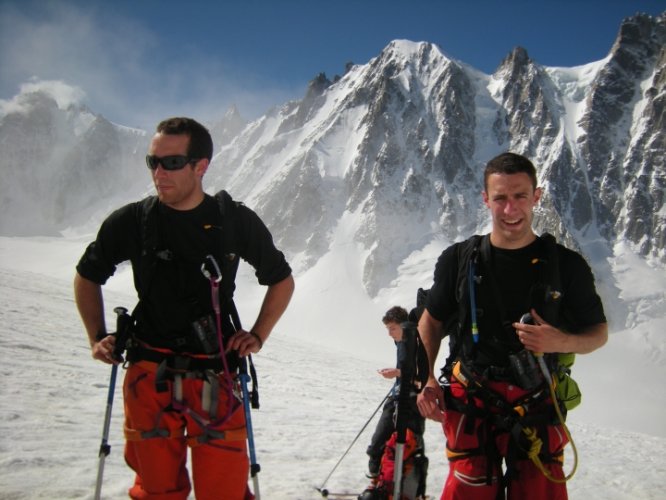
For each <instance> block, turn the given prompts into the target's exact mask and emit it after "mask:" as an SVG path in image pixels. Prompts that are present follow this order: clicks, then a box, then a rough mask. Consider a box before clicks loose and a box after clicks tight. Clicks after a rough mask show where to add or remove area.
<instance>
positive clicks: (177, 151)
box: [148, 133, 208, 210]
mask: <svg viewBox="0 0 666 500" xmlns="http://www.w3.org/2000/svg"><path fill="white" fill-rule="evenodd" d="M189 142H190V138H189V136H187V135H171V134H161V133H157V134H155V135H154V136H153V139H152V141H151V142H150V149H149V150H148V154H150V155H155V156H159V157H163V156H173V155H183V156H186V155H187V147H188V145H189ZM207 168H208V159H206V158H204V159H201V160H199V161H197V162H196V163H195V164H188V165H185V167H183V168H181V169H180V170H165V169H164V168H163V167H162V165H161V164H160V165H159V166H158V167H157V168H156V169H155V170H152V171H151V174H152V177H153V183H154V184H155V189H156V190H157V196H158V197H159V199H160V201H161V202H162V203H164V204H165V205H167V206H169V207H171V208H173V209H176V210H191V209H192V208H195V207H196V206H197V205H198V204H199V203H201V200H202V199H203V189H202V187H201V178H202V177H203V175H204V173H205V172H206V169H207Z"/></svg>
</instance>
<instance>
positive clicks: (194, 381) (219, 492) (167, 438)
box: [123, 361, 253, 500]
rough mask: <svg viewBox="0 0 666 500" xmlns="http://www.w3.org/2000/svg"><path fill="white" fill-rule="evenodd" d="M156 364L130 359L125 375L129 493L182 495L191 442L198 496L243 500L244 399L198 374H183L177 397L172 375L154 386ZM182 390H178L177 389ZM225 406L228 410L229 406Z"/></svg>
mask: <svg viewBox="0 0 666 500" xmlns="http://www.w3.org/2000/svg"><path fill="white" fill-rule="evenodd" d="M155 368H156V364H155V363H150V362H146V361H141V362H139V363H135V364H132V365H131V366H130V367H129V368H128V370H127V373H126V375H125V382H124V388H123V392H124V400H125V437H126V444H125V460H126V461H127V464H128V465H129V466H130V467H131V468H132V469H133V470H134V471H135V472H136V478H135V481H134V485H133V486H132V487H131V488H130V490H129V496H130V497H131V498H133V499H137V500H138V499H154V500H158V499H159V500H185V499H186V498H187V497H188V495H189V493H190V490H191V485H190V478H189V474H188V470H187V455H188V447H190V449H191V458H192V464H191V465H192V482H193V484H194V494H195V496H196V498H197V500H220V499H225V500H227V499H228V500H245V499H247V498H253V497H252V496H251V494H250V493H249V490H248V488H247V481H248V471H249V460H248V457H247V452H246V444H245V440H246V436H247V434H246V430H245V415H244V412H243V405H242V404H241V403H240V402H239V401H238V400H237V399H236V398H235V397H233V396H230V394H229V390H228V388H227V387H228V386H227V385H225V383H224V380H223V378H222V377H220V376H218V380H219V387H217V386H216V385H215V384H213V385H212V387H213V391H212V395H211V391H210V389H211V385H210V384H209V383H208V382H206V385H207V387H204V385H205V384H204V380H202V379H201V378H188V377H183V378H182V381H181V382H179V383H178V385H180V384H182V397H181V398H180V400H179V401H178V400H177V399H176V398H175V397H174V386H175V385H176V384H177V383H176V382H174V381H173V380H166V381H164V384H165V386H164V389H166V390H163V391H162V392H158V391H157V390H156V387H155V377H156V373H155ZM177 392H181V391H177ZM229 405H231V411H229Z"/></svg>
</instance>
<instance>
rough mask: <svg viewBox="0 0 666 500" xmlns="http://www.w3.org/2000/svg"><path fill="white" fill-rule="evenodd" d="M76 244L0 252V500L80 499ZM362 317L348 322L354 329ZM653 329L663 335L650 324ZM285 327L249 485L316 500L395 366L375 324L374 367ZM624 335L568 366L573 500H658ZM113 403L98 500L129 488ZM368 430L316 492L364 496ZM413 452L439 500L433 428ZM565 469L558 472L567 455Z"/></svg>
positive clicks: (261, 357) (28, 242) (266, 360)
mask: <svg viewBox="0 0 666 500" xmlns="http://www.w3.org/2000/svg"><path fill="white" fill-rule="evenodd" d="M85 244H86V242H85V241H84V240H77V239H64V238H59V239H47V238H31V239H22V238H0V303H1V304H2V308H0V370H1V373H2V381H3V383H2V386H1V388H0V499H4V500H9V499H40V498H43V499H46V498H48V499H86V498H87V499H89V498H92V495H93V491H94V484H95V478H96V473H97V463H98V458H97V453H98V450H99V445H100V442H101V432H102V424H103V417H104V410H105V403H106V394H107V384H108V381H109V374H110V369H109V368H108V366H106V365H102V364H100V363H97V362H95V361H93V360H92V359H91V357H90V353H89V349H88V346H87V341H86V340H85V335H84V332H83V329H82V327H81V325H80V322H79V319H78V315H77V313H76V307H75V304H74V302H73V298H72V291H71V277H72V272H73V266H74V264H75V262H76V260H77V259H78V256H79V253H80V252H81V251H82V249H83V247H84V246H85ZM114 280H115V282H114V283H113V284H111V285H110V286H109V288H108V289H107V290H106V304H107V308H108V310H109V314H110V315H109V324H110V325H113V317H112V313H111V309H112V308H113V307H114V306H117V305H124V306H130V307H131V306H132V305H133V303H134V297H133V295H132V294H130V293H127V292H122V291H119V289H120V288H123V286H124V285H123V283H125V284H126V283H127V276H126V275H125V276H123V274H122V273H121V276H120V277H118V278H114ZM297 283H300V284H301V288H299V289H298V292H297V293H298V294H299V295H305V296H307V295H308V292H309V291H308V290H307V289H306V287H305V283H307V280H306V279H302V280H299V279H298V277H297ZM297 286H298V285H297ZM338 286H344V284H343V283H338ZM363 306H364V304H359V310H358V311H349V314H350V315H354V314H356V313H358V314H359V315H362V314H363ZM329 320H331V321H334V320H335V318H329ZM655 321H661V323H658V325H659V326H663V315H662V319H661V320H655ZM294 325H295V323H294V320H293V318H290V317H287V318H285V321H284V322H282V323H281V324H280V325H279V326H278V329H277V331H276V332H275V333H274V336H273V337H271V339H270V340H269V342H268V343H267V344H266V347H265V348H264V350H263V351H262V352H261V353H259V354H258V355H256V357H255V363H256V365H257V369H258V371H259V376H260V395H261V408H260V409H259V410H258V411H255V412H254V413H253V419H254V427H255V438H256V443H257V455H258V461H259V463H260V464H261V468H262V470H261V472H260V474H259V480H260V485H261V490H262V495H263V497H264V498H265V499H268V500H273V499H276V500H294V499H316V498H321V495H320V494H319V493H318V492H317V491H316V490H315V487H321V486H322V482H323V481H324V480H325V478H326V477H327V476H328V474H329V472H331V470H332V469H333V467H334V466H335V464H336V462H337V461H338V459H339V458H340V457H341V456H342V454H343V453H344V452H345V450H346V449H347V447H348V446H349V445H350V444H351V443H352V441H353V439H354V438H355V436H356V435H357V434H358V432H359V431H360V430H361V428H362V427H363V425H364V424H365V423H366V421H367V420H368V419H369V418H370V416H371V414H372V413H373V411H374V410H375V408H376V407H377V405H378V404H379V402H380V401H381V400H382V398H383V397H384V395H385V394H386V392H387V391H388V390H389V388H390V382H389V381H387V380H385V379H383V378H381V377H379V376H378V375H377V374H376V369H377V368H381V367H383V366H390V365H391V364H392V363H393V360H394V356H393V347H392V344H391V342H390V340H389V339H388V337H386V334H385V332H384V331H383V327H382V326H381V323H379V321H378V320H377V336H376V339H377V340H376V346H375V347H377V346H378V345H379V344H381V343H384V344H386V345H387V346H388V349H387V350H386V352H387V353H388V354H387V355H386V357H384V358H383V360H382V361H379V360H378V359H377V358H379V355H378V354H377V353H376V352H373V351H372V350H371V349H370V348H368V346H365V345H362V344H359V345H354V346H348V345H340V346H339V348H338V349H335V348H333V347H331V345H330V344H329V345H327V344H326V343H322V342H318V341H317V337H316V335H314V334H313V335H312V337H311V339H306V338H302V337H301V336H299V335H293V334H291V331H292V330H293V329H294ZM661 331H663V328H662V330H661ZM625 335H626V336H627V337H629V336H631V335H634V333H632V332H631V331H629V332H622V333H616V334H614V335H613V336H612V338H611V342H610V345H609V346H607V347H605V348H604V349H602V350H600V351H598V352H597V353H594V354H592V355H590V356H587V357H580V358H579V360H578V361H577V366H576V368H577V370H576V374H577V375H580V376H579V377H578V378H579V380H580V382H581V384H582V385H583V391H584V403H583V405H582V407H581V408H580V409H577V410H575V411H574V412H573V413H571V415H570V419H569V423H570V428H571V432H572V434H573V437H574V440H575V442H576V444H577V446H578V450H579V455H580V464H579V467H578V471H577V473H576V475H575V477H574V478H573V480H572V481H571V483H570V485H569V488H570V498H572V500H577V499H581V500H582V499H585V500H594V499H599V500H620V499H632V500H633V499H660V498H663V480H664V477H666V474H665V473H666V466H665V465H664V464H666V432H665V431H664V422H665V419H664V416H665V415H664V402H663V392H664V391H663V388H662V385H661V384H662V380H663V375H664V370H663V367H662V366H661V364H658V363H657V364H654V363H653V362H652V361H650V360H645V359H644V358H643V352H642V351H640V350H639V349H627V348H626V346H625V344H623V343H621V342H616V339H618V340H619V339H620V336H625ZM351 351H353V353H352V352H351ZM634 375H637V378H636V379H634ZM119 383H120V381H119ZM653 399H654V401H653ZM121 400H122V396H121V393H120V389H118V390H117V392H116V400H115V404H114V414H113V418H112V421H111V433H110V444H111V446H112V451H111V454H110V456H109V457H108V458H107V460H106V470H105V476H104V477H105V481H104V488H103V497H104V498H108V499H116V498H118V499H119V498H125V492H126V490H127V488H128V487H129V485H130V483H131V480H132V474H131V472H130V471H129V469H128V468H127V467H126V466H125V464H124V461H123V458H122V404H121ZM648 421H652V423H653V426H652V427H651V428H649V429H648V428H646V427H645V422H648ZM374 424H375V421H374V420H373V421H372V422H371V423H370V425H369V426H368V428H367V429H366V431H365V432H364V433H363V434H362V435H361V437H360V438H359V439H358V441H357V442H356V443H355V445H354V446H353V447H352V448H351V450H350V452H349V454H348V455H347V456H346V457H345V458H344V460H342V462H341V464H340V466H339V467H338V469H337V470H336V471H335V473H334V474H333V475H332V476H331V478H330V479H329V481H328V482H327V483H326V484H325V486H326V487H327V488H329V489H330V490H331V491H334V490H335V491H339V490H353V491H356V490H361V489H362V488H363V487H364V486H365V481H366V480H365V478H364V472H365V467H366V463H367V462H366V456H365V454H364V451H365V447H366V446H367V443H368V442H369V439H370V435H371V432H372V429H373V428H374ZM648 430H649V431H650V432H652V435H650V434H648V433H647V431H648ZM426 446H427V454H428V456H429V458H430V469H429V476H428V490H429V493H430V494H431V495H435V496H438V494H439V492H440V490H441V486H442V484H443V482H444V479H445V475H446V470H447V467H446V462H445V458H444V441H443V439H442V436H441V433H440V430H439V429H438V426H437V425H436V424H434V423H433V422H429V423H428V425H427V429H426ZM566 465H567V466H568V467H571V459H570V455H568V457H567V462H566ZM568 467H565V468H566V469H567V470H569V469H568Z"/></svg>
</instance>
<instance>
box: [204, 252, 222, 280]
mask: <svg viewBox="0 0 666 500" xmlns="http://www.w3.org/2000/svg"><path fill="white" fill-rule="evenodd" d="M206 259H208V260H209V261H210V262H212V263H213V268H214V270H215V275H214V276H213V275H212V274H211V272H210V271H209V270H208V268H207V267H206V262H205V261H204V263H203V264H201V272H202V273H203V275H204V276H205V277H206V278H208V279H209V280H211V281H214V282H215V283H219V282H220V281H222V271H220V266H218V265H217V261H216V260H215V257H213V256H212V255H206Z"/></svg>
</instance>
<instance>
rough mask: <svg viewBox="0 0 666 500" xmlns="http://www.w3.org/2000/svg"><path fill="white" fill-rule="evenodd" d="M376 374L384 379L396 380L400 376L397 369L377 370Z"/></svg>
mask: <svg viewBox="0 0 666 500" xmlns="http://www.w3.org/2000/svg"><path fill="white" fill-rule="evenodd" d="M377 373H379V374H380V375H381V376H382V377H384V378H396V377H399V376H400V370H399V369H398V368H382V369H381V370H377Z"/></svg>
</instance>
